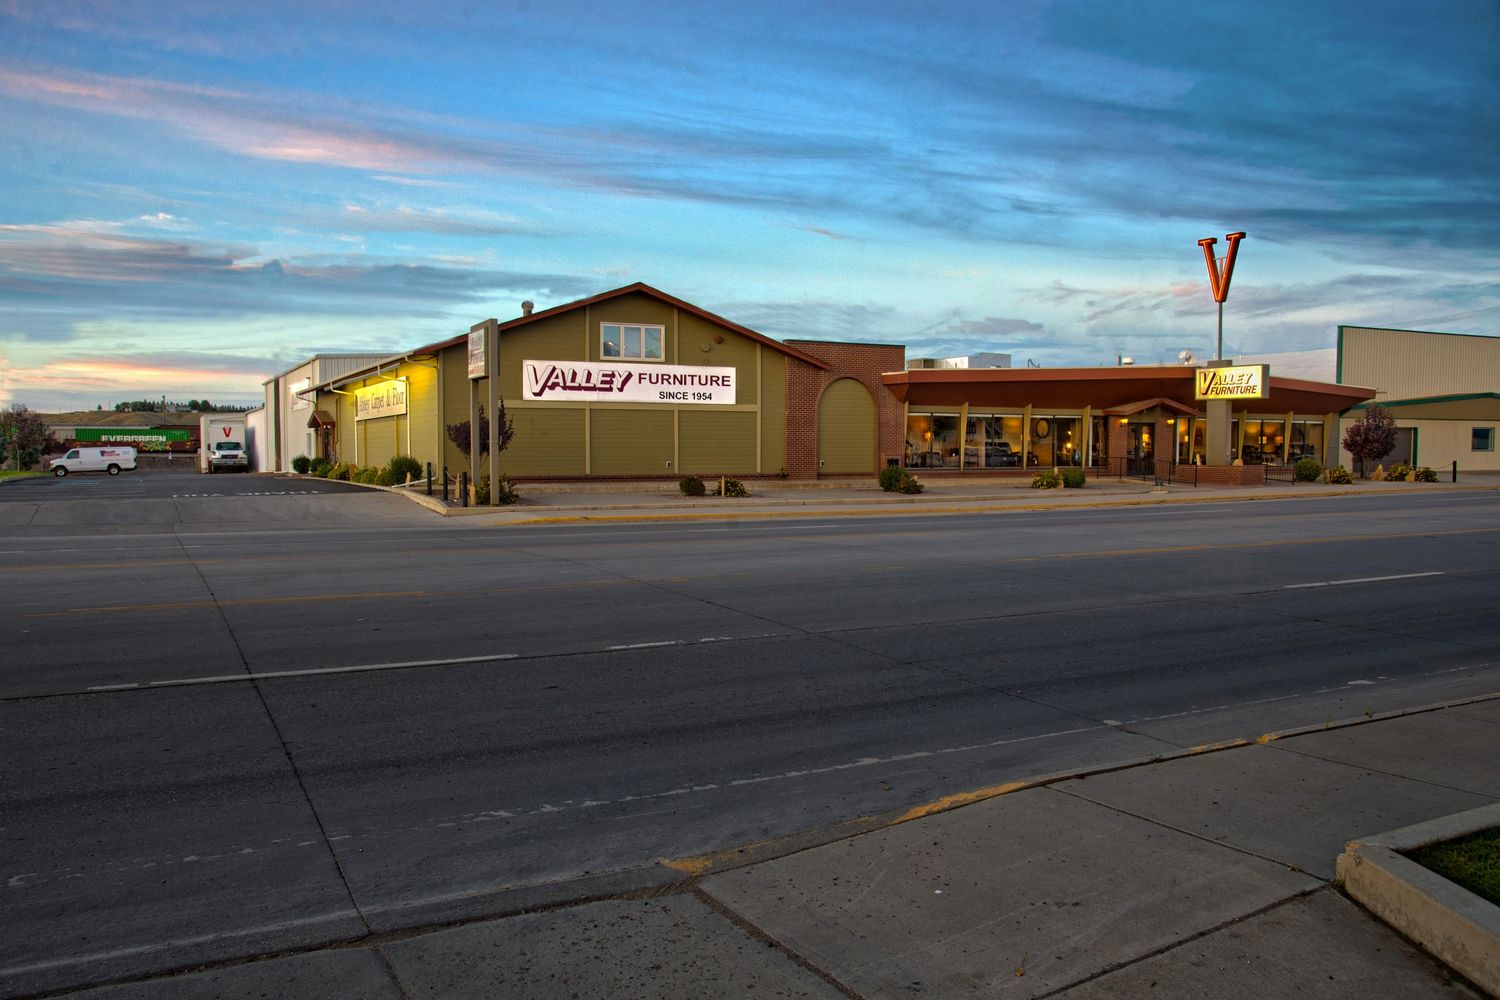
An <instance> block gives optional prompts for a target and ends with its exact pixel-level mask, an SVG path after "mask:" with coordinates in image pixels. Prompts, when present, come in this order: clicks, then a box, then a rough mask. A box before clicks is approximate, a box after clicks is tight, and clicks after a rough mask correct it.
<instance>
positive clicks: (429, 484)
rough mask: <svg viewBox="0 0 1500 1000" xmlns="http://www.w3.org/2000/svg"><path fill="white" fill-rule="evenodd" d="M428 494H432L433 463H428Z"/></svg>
mask: <svg viewBox="0 0 1500 1000" xmlns="http://www.w3.org/2000/svg"><path fill="white" fill-rule="evenodd" d="M427 495H428V496H432V463H431V462H428V463H427Z"/></svg>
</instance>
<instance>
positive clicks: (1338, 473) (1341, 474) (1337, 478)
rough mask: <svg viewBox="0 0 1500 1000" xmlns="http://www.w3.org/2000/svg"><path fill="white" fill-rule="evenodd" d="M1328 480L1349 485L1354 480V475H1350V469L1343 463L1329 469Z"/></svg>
mask: <svg viewBox="0 0 1500 1000" xmlns="http://www.w3.org/2000/svg"><path fill="white" fill-rule="evenodd" d="M1328 481H1329V482H1330V483H1338V484H1339V485H1340V486H1348V485H1349V484H1350V483H1352V482H1354V476H1352V475H1350V473H1349V470H1348V469H1346V468H1344V467H1343V466H1342V465H1335V466H1333V467H1332V468H1330V469H1329V470H1328Z"/></svg>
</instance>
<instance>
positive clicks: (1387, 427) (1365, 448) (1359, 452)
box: [1344, 403, 1396, 478]
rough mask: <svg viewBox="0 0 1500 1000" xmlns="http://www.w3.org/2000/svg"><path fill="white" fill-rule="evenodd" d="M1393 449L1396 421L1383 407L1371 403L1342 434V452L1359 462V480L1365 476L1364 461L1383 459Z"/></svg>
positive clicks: (1394, 445)
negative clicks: (1360, 416)
mask: <svg viewBox="0 0 1500 1000" xmlns="http://www.w3.org/2000/svg"><path fill="white" fill-rule="evenodd" d="M1395 447H1396V420H1395V418H1394V417H1392V416H1391V414H1390V411H1388V410H1386V409H1385V407H1383V406H1377V405H1375V404H1373V403H1372V404H1371V405H1370V408H1369V409H1367V410H1365V414H1364V416H1363V417H1362V418H1360V420H1359V422H1358V423H1355V424H1352V425H1350V427H1349V429H1348V430H1346V431H1345V432H1344V450H1345V451H1347V452H1348V453H1349V454H1350V455H1352V456H1354V459H1355V461H1357V462H1359V475H1360V478H1364V475H1365V460H1366V459H1369V460H1371V461H1374V460H1376V459H1379V458H1383V457H1384V456H1386V455H1389V454H1390V453H1391V449H1393V448H1395Z"/></svg>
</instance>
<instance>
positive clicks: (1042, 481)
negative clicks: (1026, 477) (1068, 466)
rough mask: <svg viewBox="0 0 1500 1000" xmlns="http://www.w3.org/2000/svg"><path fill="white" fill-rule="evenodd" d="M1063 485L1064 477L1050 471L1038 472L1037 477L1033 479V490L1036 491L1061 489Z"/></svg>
mask: <svg viewBox="0 0 1500 1000" xmlns="http://www.w3.org/2000/svg"><path fill="white" fill-rule="evenodd" d="M1062 484H1063V480H1062V476H1060V475H1058V474H1057V473H1055V472H1053V471H1052V470H1050V469H1047V470H1044V471H1042V472H1038V473H1037V474H1036V475H1034V476H1032V477H1031V488H1032V489H1034V490H1056V489H1061V488H1062Z"/></svg>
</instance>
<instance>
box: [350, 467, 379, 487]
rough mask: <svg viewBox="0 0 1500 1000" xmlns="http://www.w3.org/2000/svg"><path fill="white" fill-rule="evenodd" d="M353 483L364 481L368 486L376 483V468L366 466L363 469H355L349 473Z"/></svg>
mask: <svg viewBox="0 0 1500 1000" xmlns="http://www.w3.org/2000/svg"><path fill="white" fill-rule="evenodd" d="M349 481H350V482H351V483H364V484H365V485H366V486H374V485H375V470H374V469H373V468H370V467H368V466H366V467H365V468H363V469H355V470H353V471H352V472H350V473H349Z"/></svg>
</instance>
